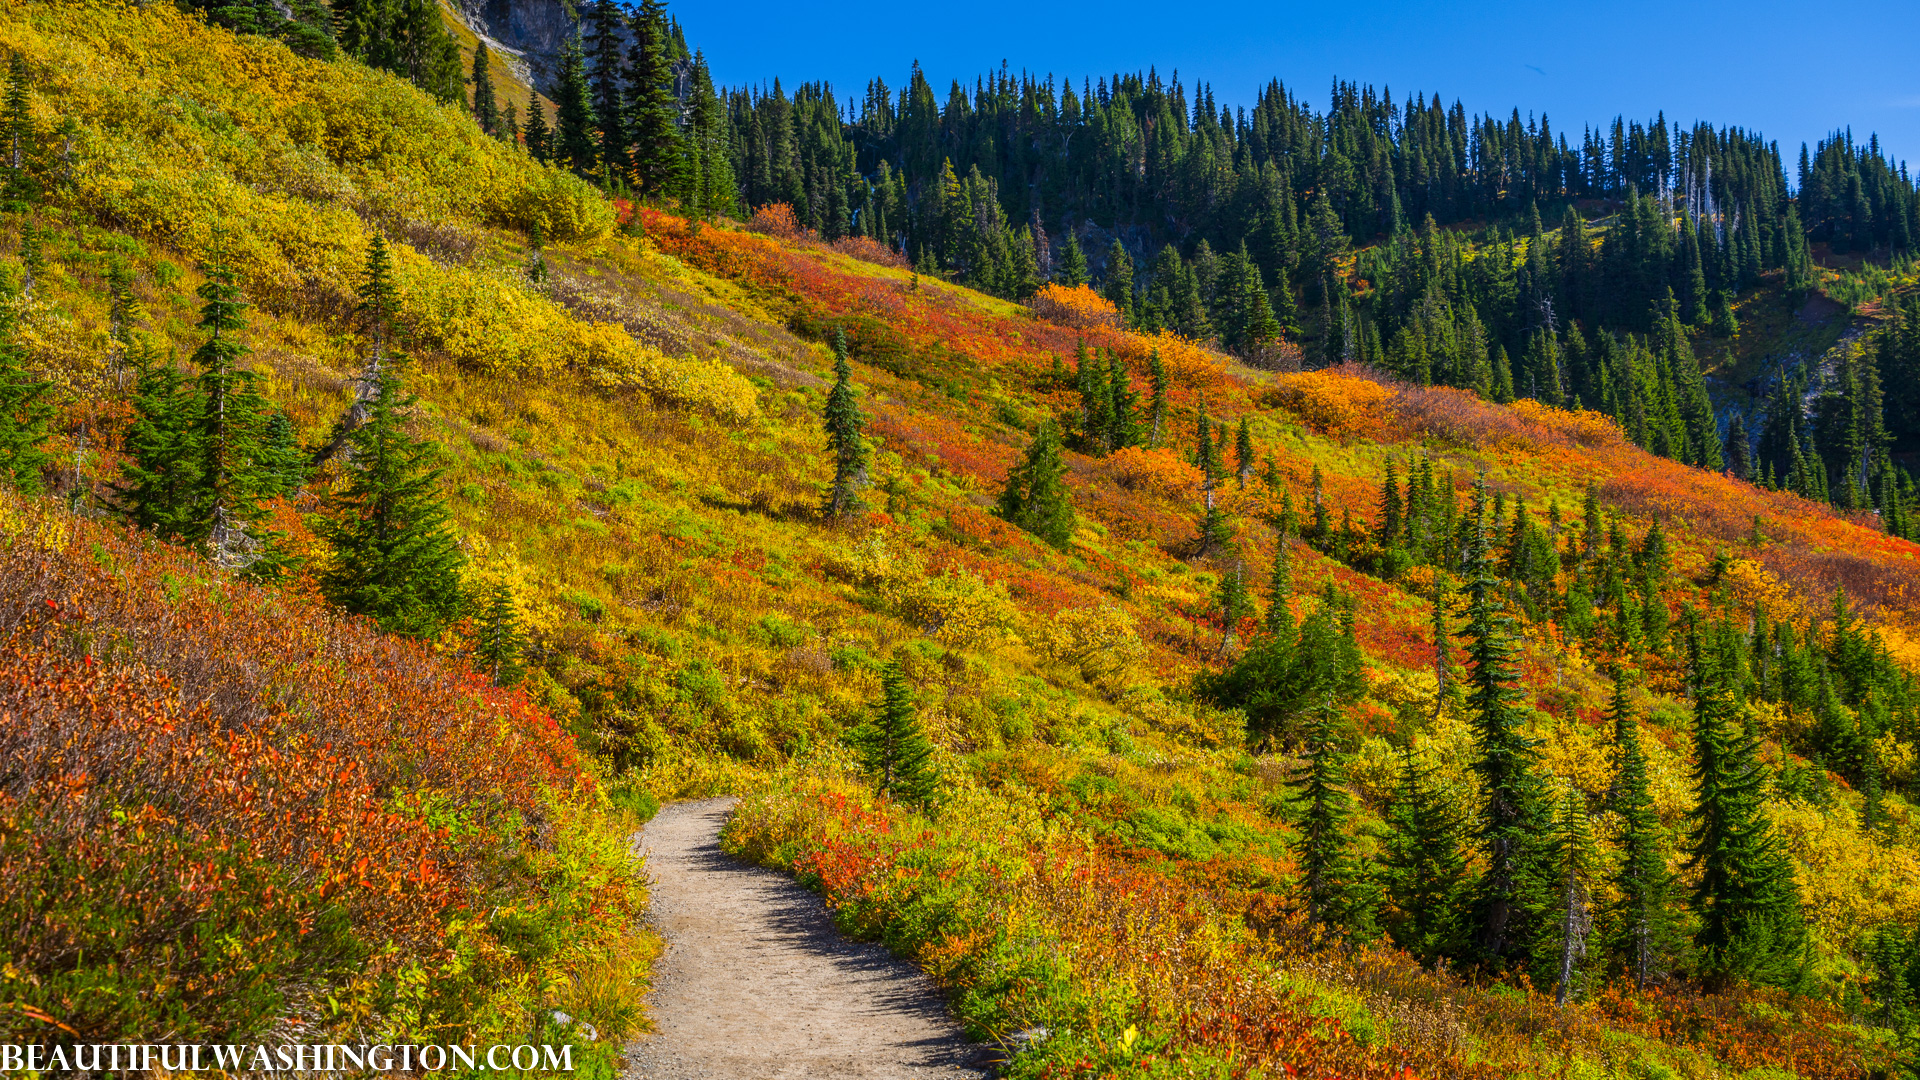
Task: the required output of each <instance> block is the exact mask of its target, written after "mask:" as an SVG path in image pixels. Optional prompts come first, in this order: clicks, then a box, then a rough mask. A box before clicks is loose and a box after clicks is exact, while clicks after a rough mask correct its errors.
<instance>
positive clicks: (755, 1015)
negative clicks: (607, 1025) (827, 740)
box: [627, 799, 989, 1080]
mask: <svg viewBox="0 0 1920 1080" xmlns="http://www.w3.org/2000/svg"><path fill="white" fill-rule="evenodd" d="M732 808H733V800H732V799H708V800H705V801H702V802H688V803H675V804H672V805H669V806H664V807H662V808H661V809H660V814H659V816H657V817H655V818H654V819H653V820H652V821H651V822H649V823H648V824H647V827H646V829H645V830H644V831H642V832H641V834H640V839H639V842H640V845H641V846H642V847H643V848H644V849H645V851H646V853H647V870H648V872H649V874H650V875H651V876H652V878H653V900H652V919H653V925H654V928H655V929H656V930H657V931H658V932H659V933H660V935H661V936H662V937H664V938H665V939H666V942H667V950H666V953H665V955H663V956H662V957H661V958H660V960H659V961H658V962H657V963H656V964H655V965H654V989H653V992H652V994H651V996H650V997H649V999H648V1010H649V1011H650V1012H651V1013H652V1016H653V1020H654V1026H655V1029H656V1030H655V1033H654V1034H652V1035H648V1036H643V1037H642V1038H641V1039H639V1040H638V1041H637V1042H635V1043H634V1044H633V1045H632V1046H631V1047H629V1048H628V1050H629V1052H628V1055H627V1060H628V1063H629V1068H628V1074H627V1075H628V1077H629V1078H630V1080H776V1078H783V1077H795V1078H798V1077H809V1078H813V1077H818V1078H822V1080H868V1078H873V1080H880V1078H888V1080H891V1078H895V1077H898V1078H900V1080H921V1078H928V1080H931V1078H935V1077H938V1078H943V1080H958V1078H981V1077H985V1076H987V1075H989V1074H988V1073H987V1072H986V1071H985V1067H984V1063H985V1061H986V1060H987V1059H988V1054H987V1052H986V1050H985V1048H983V1047H979V1046H975V1045H973V1044H970V1043H968V1042H967V1041H966V1040H965V1038H963V1037H962V1036H961V1034H960V1032H959V1029H958V1028H957V1027H956V1026H955V1025H954V1023H953V1021H952V1020H950V1019H949V1018H948V1016H947V1012H946V1007H945V1006H944V1004H943V1003H942V1002H941V1000H940V997H939V995H938V994H937V993H936V992H935V991H934V989H933V987H932V986H931V985H929V984H928V983H927V981H926V980H925V979H924V978H922V977H921V976H920V975H919V974H918V973H917V972H915V971H914V970H913V969H912V968H911V967H909V966H908V965H906V964H903V963H901V962H900V961H898V960H896V959H894V958H893V957H891V956H889V955H888V954H887V951H886V950H885V949H884V948H882V947H880V946H878V945H863V944H859V943H856V942H852V941H848V940H846V939H845V938H843V937H841V936H840V933H839V932H838V931H837V930H835V929H834V926H833V920H832V918H831V917H830V916H829V915H828V914H827V911H826V908H825V907H824V906H823V905H822V904H821V902H820V900H819V898H818V897H816V896H814V895H813V894H812V893H810V892H807V891H806V890H805V889H802V888H800V887H799V886H798V885H795V884H794V883H793V881H792V880H791V879H789V878H787V877H786V876H784V875H781V874H778V873H775V872H773V871H771V870H766V869H762V868H760V867H755V866H749V865H747V864H745V863H741V862H736V861H735V860H733V859H730V858H728V857H727V856H726V855H723V854H722V853H721V851H720V846H719V842H718V837H719V833H720V826H721V823H722V822H724V821H725V820H726V816H727V812H728V811H729V810H731V809H732Z"/></svg>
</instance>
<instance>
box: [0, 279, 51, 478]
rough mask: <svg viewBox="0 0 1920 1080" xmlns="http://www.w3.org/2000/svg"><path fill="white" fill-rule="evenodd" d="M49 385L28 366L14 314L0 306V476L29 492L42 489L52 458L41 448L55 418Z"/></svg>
mask: <svg viewBox="0 0 1920 1080" xmlns="http://www.w3.org/2000/svg"><path fill="white" fill-rule="evenodd" d="M49 389H50V386H49V384H48V383H47V382H46V381H44V380H42V379H36V378H34V376H33V373H32V372H30V371H28V370H27V365H26V362H25V358H24V357H23V356H22V355H21V351H20V346H19V345H17V344H15V342H14V339H13V315H12V313H11V312H10V311H7V310H5V309H0V480H5V481H6V482H9V483H11V484H12V485H13V486H14V488H15V489H16V490H18V491H21V492H23V493H25V494H28V495H32V494H37V493H38V492H39V491H40V489H41V481H40V469H41V467H42V466H44V465H46V464H47V462H48V461H50V460H52V459H51V458H50V457H49V456H48V455H47V453H46V452H45V451H43V450H42V449H40V447H41V444H43V443H45V442H46V441H47V424H48V422H49V421H50V420H51V419H52V418H53V401H52V399H51V398H50V397H49V395H48V390H49Z"/></svg>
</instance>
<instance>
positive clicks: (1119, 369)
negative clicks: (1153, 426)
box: [1106, 349, 1140, 452]
mask: <svg viewBox="0 0 1920 1080" xmlns="http://www.w3.org/2000/svg"><path fill="white" fill-rule="evenodd" d="M1107 401H1108V406H1107V415H1108V420H1107V438H1106V443H1107V450H1108V452H1112V451H1115V450H1124V449H1126V448H1127V447H1129V446H1136V445H1138V444H1139V442H1140V423H1139V420H1138V419H1137V418H1136V417H1135V415H1134V412H1135V409H1136V407H1137V406H1138V405H1139V395H1137V394H1135V393H1134V392H1133V382H1132V380H1130V379H1129V378H1128V376H1127V364H1126V361H1124V360H1122V359H1120V354H1119V353H1117V352H1115V351H1113V350H1112V349H1108V350H1107Z"/></svg>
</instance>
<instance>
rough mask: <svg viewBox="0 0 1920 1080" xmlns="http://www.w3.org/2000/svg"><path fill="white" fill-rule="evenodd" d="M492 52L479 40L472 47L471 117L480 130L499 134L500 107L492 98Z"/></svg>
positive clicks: (490, 133)
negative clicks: (477, 123)
mask: <svg viewBox="0 0 1920 1080" xmlns="http://www.w3.org/2000/svg"><path fill="white" fill-rule="evenodd" d="M491 59H492V53H490V52H488V51H487V43H486V42H485V41H482V42H480V43H479V44H478V45H475V46H474V49H473V118H474V120H476V121H478V122H479V124H480V130H481V131H484V132H486V133H487V134H489V135H498V134H500V107H499V106H498V105H497V104H495V102H494V98H493V71H492V70H491Z"/></svg>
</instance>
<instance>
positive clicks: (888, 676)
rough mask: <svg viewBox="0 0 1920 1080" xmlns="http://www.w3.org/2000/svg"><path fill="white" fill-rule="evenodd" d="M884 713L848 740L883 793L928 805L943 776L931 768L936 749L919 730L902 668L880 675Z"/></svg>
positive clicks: (889, 667)
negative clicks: (934, 749)
mask: <svg viewBox="0 0 1920 1080" xmlns="http://www.w3.org/2000/svg"><path fill="white" fill-rule="evenodd" d="M880 685H881V694H882V699H881V703H880V713H879V715H878V716H876V717H873V718H872V719H869V720H868V721H867V722H865V723H863V724H861V725H860V726H859V727H857V728H855V729H853V731H852V732H850V733H848V735H847V741H848V742H849V743H851V744H852V745H853V748H854V750H855V751H856V752H857V753H858V754H859V756H860V764H861V766H862V767H864V768H865V769H866V770H867V771H868V772H870V773H872V774H873V776H874V780H875V781H876V784H877V786H878V787H879V788H880V790H881V792H882V793H884V794H887V795H891V796H892V797H894V798H896V799H899V800H901V801H903V802H913V803H925V802H927V801H928V800H930V799H932V798H933V794H934V790H935V787H936V786H937V785H938V783H939V776H938V774H937V773H935V771H934V767H933V745H932V744H931V743H929V742H928V741H927V737H926V735H925V734H923V733H922V732H921V730H920V720H919V717H918V716H917V715H915V712H914V707H913V689H912V687H910V686H908V685H907V677H906V675H905V674H903V673H902V672H901V670H900V665H899V664H895V663H889V664H887V666H886V667H885V668H884V669H882V670H881V673H880Z"/></svg>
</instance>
